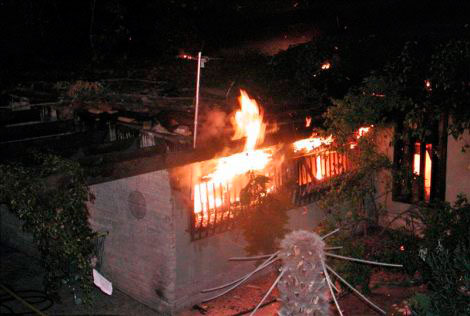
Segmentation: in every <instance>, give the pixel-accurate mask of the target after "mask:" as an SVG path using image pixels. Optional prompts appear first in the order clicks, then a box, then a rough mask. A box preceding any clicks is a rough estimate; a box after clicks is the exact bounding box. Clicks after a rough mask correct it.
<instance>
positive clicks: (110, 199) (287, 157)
mask: <svg viewBox="0 0 470 316" xmlns="http://www.w3.org/2000/svg"><path fill="white" fill-rule="evenodd" d="M239 101H240V109H239V110H238V111H237V112H236V114H235V116H234V125H235V127H236V128H235V136H234V140H235V139H238V138H242V139H243V144H242V146H241V147H242V148H240V150H238V151H237V150H236V146H234V148H228V149H225V151H224V152H223V153H222V154H221V153H218V156H217V155H216V157H217V158H211V155H208V154H207V152H206V151H205V150H201V149H200V150H196V151H195V152H193V153H191V155H189V154H183V153H168V154H167V155H165V156H164V157H163V156H159V157H157V156H150V157H144V158H139V159H137V160H135V161H129V160H127V161H122V162H117V163H113V164H114V167H113V171H112V172H111V174H110V176H109V177H108V178H107V179H100V180H98V181H97V182H96V183H94V184H92V185H91V186H90V189H91V191H92V192H93V194H94V195H95V196H96V200H95V201H94V203H92V204H90V205H89V209H90V215H91V216H90V221H91V224H92V226H93V228H94V229H95V230H96V231H108V232H109V235H108V236H107V237H106V240H105V247H104V255H103V267H102V271H103V273H104V274H105V275H106V276H107V277H108V278H109V279H110V280H111V281H112V282H113V284H115V286H116V287H118V288H119V289H121V290H123V291H124V292H126V293H127V294H129V295H130V296H132V297H134V298H136V299H137V300H139V301H141V302H143V303H145V304H147V305H149V306H151V307H152V308H155V309H157V310H159V311H162V312H173V311H175V310H178V309H181V308H183V307H184V306H188V305H191V304H194V303H198V302H200V301H202V300H204V299H205V298H207V294H203V293H201V290H203V289H205V288H209V287H213V286H215V285H218V284H221V283H223V282H226V281H228V280H231V279H233V277H234V276H237V275H242V274H244V273H246V272H247V271H249V270H251V269H252V268H253V266H254V265H253V263H250V262H246V263H242V264H239V263H237V264H233V263H230V262H228V261H227V258H229V257H231V256H245V255H246V250H245V249H246V246H247V241H246V240H245V239H244V237H243V236H242V234H241V232H240V228H239V227H238V221H239V219H240V217H241V216H243V214H245V213H244V212H247V211H253V210H251V208H250V204H249V203H248V204H247V203H246V201H244V200H243V192H244V188H245V187H246V186H247V184H248V183H249V181H250V179H252V177H253V176H264V177H266V178H267V179H269V181H268V184H267V186H266V193H268V194H269V193H274V192H282V194H284V195H287V196H288V198H289V200H290V201H291V205H292V209H291V210H289V211H288V217H289V221H288V224H287V226H288V229H290V230H293V229H307V230H311V229H312V228H313V227H314V226H315V225H316V224H317V223H318V221H319V219H320V218H321V217H322V215H321V212H320V211H319V210H316V209H315V206H314V205H313V204H310V203H311V202H312V195H311V192H312V188H313V187H314V184H316V183H319V182H321V181H323V180H325V179H327V178H329V177H333V176H336V175H339V174H341V173H343V172H345V171H346V170H348V169H349V168H351V165H350V162H349V161H348V159H347V158H346V157H345V156H344V155H342V154H339V153H336V152H326V151H322V150H321V148H320V145H321V144H323V143H328V142H331V139H322V138H317V137H312V138H308V139H305V140H301V141H298V142H294V143H288V144H287V145H285V144H284V145H282V144H280V143H273V144H272V145H269V146H265V147H259V145H260V144H261V143H262V141H263V138H264V134H265V130H266V124H265V122H264V121H263V113H262V109H261V108H260V107H259V106H258V105H257V103H256V101H255V100H253V99H251V98H250V97H249V96H248V95H247V94H246V93H245V92H243V91H242V93H241V96H240V98H239ZM234 144H236V143H234ZM204 155H205V156H204ZM201 157H203V158H201Z"/></svg>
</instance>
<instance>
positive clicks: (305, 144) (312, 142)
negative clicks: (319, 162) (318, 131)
mask: <svg viewBox="0 0 470 316" xmlns="http://www.w3.org/2000/svg"><path fill="white" fill-rule="evenodd" d="M314 135H315V134H313V135H312V136H311V137H310V138H304V139H301V140H298V141H296V142H295V143H294V152H299V151H306V152H310V151H312V150H314V149H315V148H318V147H320V146H322V145H329V144H331V143H332V142H333V136H332V135H330V136H328V137H326V138H325V137H318V136H314Z"/></svg>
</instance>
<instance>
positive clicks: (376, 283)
mask: <svg viewBox="0 0 470 316" xmlns="http://www.w3.org/2000/svg"><path fill="white" fill-rule="evenodd" d="M275 277H276V274H275V273H271V274H270V275H267V276H265V277H261V278H258V279H256V280H254V281H252V282H249V283H247V284H246V285H244V286H243V287H241V288H237V289H236V290H234V291H233V292H231V293H230V294H226V295H225V296H223V297H220V298H218V299H216V300H214V301H211V302H209V303H207V304H201V305H200V307H201V308H202V309H203V311H201V310H198V309H195V308H193V309H191V310H186V311H183V312H181V313H180V314H178V316H195V315H203V314H204V315H209V316H211V315H214V316H215V315H221V316H239V315H249V314H250V312H251V310H252V309H253V308H254V307H255V306H256V305H257V304H258V302H259V301H260V300H261V298H262V297H263V296H264V294H265V293H266V291H267V290H268V289H269V287H270V286H271V284H272V282H273V281H274V279H275ZM408 279H409V278H408V276H406V275H404V274H401V273H387V272H376V273H374V274H373V276H372V279H371V283H370V285H371V288H372V293H371V294H370V295H367V297H368V298H369V299H370V300H372V301H373V302H374V303H376V304H377V305H379V306H380V307H381V308H382V309H384V310H385V311H387V315H397V316H398V315H403V313H402V312H398V309H399V308H398V306H399V305H400V303H402V302H403V301H404V300H406V299H407V298H409V297H410V296H412V295H413V294H414V293H415V292H423V291H424V289H423V288H421V287H416V286H404V285H400V284H405V283H406V281H407V280H408ZM277 297H278V292H277V289H275V290H274V291H273V293H272V294H271V295H270V296H269V297H268V298H267V299H266V300H265V302H268V303H269V304H267V305H266V306H265V307H263V308H261V309H259V310H258V312H257V313H256V315H259V316H271V315H277V311H278V309H279V308H280V303H279V302H277V301H276V298H277ZM339 305H340V307H341V308H342V311H343V314H344V315H345V316H377V315H381V314H380V313H379V312H377V311H376V310H375V309H373V308H372V307H370V306H369V305H368V304H367V303H365V302H364V301H363V300H362V299H360V298H359V297H358V296H357V295H354V294H346V295H344V296H342V297H341V298H340V299H339ZM330 310H331V314H330V315H339V314H338V312H337V311H336V308H335V307H334V305H333V304H331V308H330Z"/></svg>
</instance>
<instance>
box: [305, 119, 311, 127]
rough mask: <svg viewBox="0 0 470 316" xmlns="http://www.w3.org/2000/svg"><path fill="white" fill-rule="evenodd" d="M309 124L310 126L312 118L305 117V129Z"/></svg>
mask: <svg viewBox="0 0 470 316" xmlns="http://www.w3.org/2000/svg"><path fill="white" fill-rule="evenodd" d="M310 124H312V117H311V116H307V117H305V127H310Z"/></svg>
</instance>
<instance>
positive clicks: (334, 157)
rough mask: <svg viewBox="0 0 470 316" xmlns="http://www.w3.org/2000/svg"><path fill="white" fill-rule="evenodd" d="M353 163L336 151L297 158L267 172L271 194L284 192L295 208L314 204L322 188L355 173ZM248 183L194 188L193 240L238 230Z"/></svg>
mask: <svg viewBox="0 0 470 316" xmlns="http://www.w3.org/2000/svg"><path fill="white" fill-rule="evenodd" d="M351 168H352V165H351V162H350V160H349V159H348V158H347V157H346V155H344V154H340V153H338V152H335V151H322V152H320V151H319V152H313V153H310V154H307V155H303V156H299V157H295V158H293V159H291V160H290V161H286V162H284V163H282V165H280V166H277V167H276V168H271V169H270V170H269V171H267V172H266V176H267V177H268V178H269V179H270V185H269V190H268V191H269V192H271V193H272V192H276V191H280V190H282V192H283V193H284V194H285V193H286V192H287V194H289V195H290V197H291V201H292V204H293V205H294V206H301V205H305V204H308V203H312V202H313V201H314V199H315V192H316V189H317V188H318V186H319V185H321V184H322V183H324V182H325V181H327V180H328V179H330V178H332V177H336V176H339V175H341V174H343V173H344V172H347V171H349V170H351ZM247 183H248V178H247V175H241V176H237V177H236V178H234V179H231V181H230V183H223V184H217V183H214V182H211V181H202V182H200V183H197V184H196V185H194V186H193V188H192V193H191V201H192V202H193V209H192V213H191V227H190V231H191V238H192V239H193V240H198V239H202V238H205V237H208V236H211V235H214V234H216V233H219V232H223V231H227V230H230V229H232V228H233V227H234V226H235V223H236V221H237V218H238V217H239V216H241V215H242V214H243V212H245V211H250V210H247V208H249V207H246V206H245V207H244V206H242V205H241V203H240V194H241V191H242V189H243V187H244V186H246V184H247Z"/></svg>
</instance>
